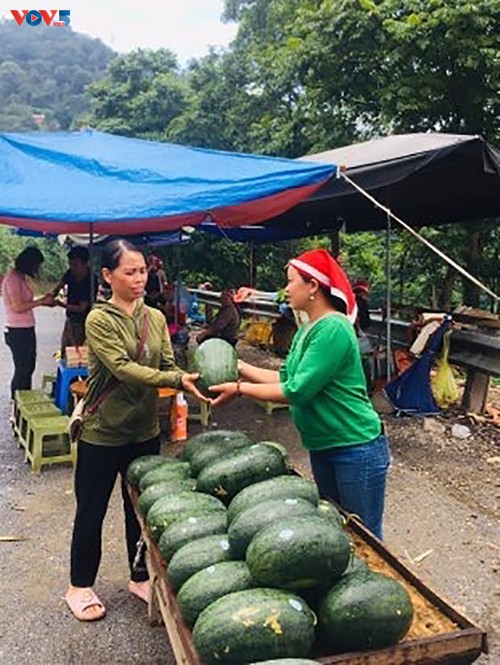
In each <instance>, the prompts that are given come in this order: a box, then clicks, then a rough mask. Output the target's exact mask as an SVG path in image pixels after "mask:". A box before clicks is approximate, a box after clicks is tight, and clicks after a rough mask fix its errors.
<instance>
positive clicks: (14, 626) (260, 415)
mask: <svg viewBox="0 0 500 665" xmlns="http://www.w3.org/2000/svg"><path fill="white" fill-rule="evenodd" d="M0 311H1V308H0ZM37 318H38V342H39V355H38V367H37V382H39V380H40V377H41V374H42V373H44V372H47V371H50V370H51V369H52V367H53V359H52V351H53V349H55V348H56V346H57V343H58V336H59V331H60V330H61V329H62V317H61V313H59V312H57V311H54V310H52V311H49V310H40V311H39V312H37ZM0 323H1V320H0ZM55 331H57V332H55ZM240 353H241V354H242V355H244V356H245V357H246V359H248V360H249V361H250V362H255V364H259V363H260V364H266V365H267V366H277V365H278V364H279V362H280V361H279V360H278V359H275V358H272V357H270V356H269V355H268V354H266V353H263V352H262V351H260V350H259V349H254V348H253V347H248V348H244V349H243V348H241V349H240ZM10 374H11V362H10V355H9V353H8V349H6V347H5V345H4V344H2V345H0V378H1V386H2V387H1V388H0V423H2V424H1V425H0V536H6V535H15V536H18V537H20V538H23V540H19V541H18V542H0V584H1V587H2V602H0V662H1V663H4V662H5V663H9V665H35V664H36V665H73V664H74V665H77V664H78V665H80V664H81V665H87V664H89V665H90V664H92V665H114V664H117V665H121V664H123V665H125V664H127V665H131V664H135V663H137V664H139V663H140V664H141V665H159V664H160V663H163V664H166V665H174V663H175V661H174V659H173V656H172V653H171V650H170V647H169V644H168V641H167V639H166V636H165V633H164V631H163V629H161V628H154V629H153V628H150V627H149V625H148V622H147V617H146V612H145V607H144V606H143V605H142V604H141V603H140V601H138V600H136V599H134V598H131V597H129V595H128V594H127V592H126V591H125V587H126V582H127V570H126V564H125V546H124V536H123V526H122V522H123V518H122V510H121V499H120V497H119V494H118V493H117V492H116V490H115V493H114V496H113V500H112V504H111V506H110V510H109V513H108V516H107V519H106V524H105V531H104V541H103V560H102V564H101V570H100V574H99V579H98V583H97V585H96V589H97V591H98V593H99V594H100V595H101V597H102V599H103V600H104V601H105V602H106V604H107V608H108V616H107V617H106V619H105V620H104V621H102V622H99V623H96V624H94V625H84V624H80V623H78V622H77V621H75V620H74V619H73V618H72V617H71V616H70V614H69V612H68V610H67V609H66V607H65V605H64V603H63V601H62V596H63V594H64V592H65V587H66V584H67V576H68V563H69V562H68V559H69V544H70V537H71V524H72V519H73V511H74V500H73V495H72V472H71V469H70V468H69V467H67V466H63V465H61V466H56V467H53V468H48V469H45V470H44V471H43V472H42V474H40V475H33V474H31V473H30V471H29V468H28V467H27V466H26V465H25V464H24V463H23V458H22V455H21V452H20V450H19V449H18V448H17V447H16V444H15V441H14V439H13V437H12V435H11V432H10V429H9V426H8V412H9V400H8V382H9V380H10ZM493 397H494V399H495V400H496V399H497V396H496V394H495V395H494V396H493ZM384 422H385V424H386V427H387V431H388V434H389V438H390V441H391V447H392V451H393V456H394V461H393V465H392V469H391V472H390V475H389V485H388V493H387V506H386V519H385V539H386V545H387V547H388V548H389V549H390V550H391V551H393V553H394V554H396V555H397V556H398V557H399V558H400V559H401V560H402V561H403V562H404V563H405V564H406V565H408V566H410V567H411V568H412V569H413V570H414V572H415V573H416V574H417V575H418V576H419V577H420V578H421V579H422V580H423V581H424V582H425V583H427V584H428V585H429V586H430V587H431V588H434V589H435V590H436V591H437V592H438V593H439V594H440V595H442V596H444V597H445V598H447V599H448V600H449V602H450V604H451V605H452V606H453V607H455V608H456V609H457V610H459V611H461V612H463V613H465V614H466V615H467V616H469V617H470V618H471V619H472V620H473V621H474V622H475V623H478V624H479V625H480V626H481V627H482V628H484V629H485V630H487V631H488V633H489V638H490V655H489V656H482V657H481V658H480V659H479V660H478V661H476V662H477V663H478V664H480V665H500V610H499V608H500V583H499V578H500V573H499V570H500V519H499V518H500V473H499V469H500V466H499V462H498V457H499V456H500V431H499V430H498V429H493V428H491V427H489V426H487V425H471V424H470V423H468V422H466V421H465V420H464V419H463V418H462V416H461V414H460V413H459V412H458V411H457V412H447V413H446V414H443V415H441V416H439V417H438V418H429V419H420V418H395V417H393V416H384ZM456 423H458V424H467V426H468V427H469V428H470V431H471V435H470V436H469V438H467V439H457V438H455V437H452V436H451V428H452V426H453V425H454V424H456ZM211 426H212V427H224V428H233V429H244V430H245V431H247V432H248V433H249V434H250V435H251V436H252V437H253V438H254V439H255V440H266V439H267V440H269V439H271V440H272V439H274V440H276V441H279V442H281V443H283V444H285V445H286V446H287V448H288V450H289V452H290V456H291V458H292V460H293V463H294V464H295V465H296V466H297V467H298V468H299V470H300V471H302V472H303V473H306V474H308V473H309V464H308V459H307V455H306V453H305V452H304V451H303V450H302V448H301V446H300V442H299V438H298V435H297V432H296V430H295V428H294V426H293V423H292V422H291V420H290V417H289V415H288V412H287V411H286V410H284V409H280V410H276V411H274V412H273V414H272V415H267V414H266V413H265V411H264V410H263V409H262V407H260V406H259V405H258V404H255V403H253V402H250V401H249V400H244V399H242V400H237V401H235V402H233V403H232V404H231V405H230V406H227V407H225V408H221V409H219V410H217V411H216V412H214V415H213V420H212V423H211ZM198 430H199V425H198V424H193V425H192V426H190V432H191V433H195V432H196V431H198ZM165 449H166V451H167V452H168V453H169V454H175V453H176V452H178V451H179V450H180V447H179V446H178V445H173V444H168V443H167V444H166V445H165ZM495 459H496V460H497V461H492V460H495ZM387 665H391V664H390V663H387Z"/></svg>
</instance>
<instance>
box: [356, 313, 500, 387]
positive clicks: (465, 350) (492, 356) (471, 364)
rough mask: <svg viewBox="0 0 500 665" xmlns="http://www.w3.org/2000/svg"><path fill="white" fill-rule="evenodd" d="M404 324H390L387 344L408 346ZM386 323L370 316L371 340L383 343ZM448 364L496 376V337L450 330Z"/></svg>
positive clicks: (499, 359) (499, 364) (499, 369)
mask: <svg viewBox="0 0 500 665" xmlns="http://www.w3.org/2000/svg"><path fill="white" fill-rule="evenodd" d="M409 327H410V324H409V323H408V322H407V321H398V320H395V319H393V320H392V321H391V343H392V345H393V346H400V347H406V346H408V329H409ZM386 328H387V324H386V321H383V320H382V318H381V317H380V316H372V325H371V327H370V331H369V333H368V334H369V336H370V337H371V339H372V340H380V341H381V342H383V343H385V341H386V332H387V330H386ZM449 359H450V362H451V363H452V364H453V365H458V366H459V367H463V368H464V369H467V370H469V369H473V370H479V371H480V372H484V373H485V374H490V375H491V376H500V336H499V335H488V334H486V333H483V332H479V331H476V330H458V329H455V330H452V332H451V336H450V356H449Z"/></svg>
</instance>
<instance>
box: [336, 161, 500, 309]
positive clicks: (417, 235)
mask: <svg viewBox="0 0 500 665" xmlns="http://www.w3.org/2000/svg"><path fill="white" fill-rule="evenodd" d="M339 175H340V176H341V177H342V178H344V180H345V181H346V182H348V183H349V184H350V185H352V186H353V187H354V189H356V190H357V191H358V192H359V193H360V194H362V195H363V196H364V197H366V198H367V199H368V200H369V201H371V202H372V203H373V204H374V205H375V206H376V207H377V208H380V210H383V211H384V212H385V213H386V215H387V216H388V217H390V218H391V219H394V220H395V221H396V222H398V224H400V225H401V226H402V227H403V228H405V229H406V230H407V231H409V233H411V234H412V235H413V236H415V238H417V239H418V240H420V242H421V243H423V244H424V245H426V246H427V247H429V249H431V250H432V251H433V252H434V253H435V254H437V255H438V256H439V257H441V258H442V259H444V260H445V261H446V262H447V263H449V264H450V265H451V266H452V267H453V268H455V270H457V271H458V272H459V273H460V274H461V275H463V276H464V277H465V278H466V279H468V280H469V281H471V282H472V283H473V284H475V285H476V286H478V287H479V288H480V289H482V290H483V291H484V292H485V293H487V294H488V295H489V296H491V297H492V298H493V299H494V300H496V301H499V300H500V296H498V295H497V294H496V293H494V292H493V291H491V289H489V288H488V287H487V286H486V285H485V284H483V283H482V282H480V281H479V280H478V279H477V278H476V277H474V276H473V275H471V274H470V273H468V272H467V270H465V268H462V266H461V265H459V264H458V263H456V262H455V261H454V260H453V259H451V258H450V257H449V256H447V255H446V254H445V253H444V252H442V251H441V250H440V249H438V248H437V247H435V246H434V245H433V244H432V243H431V242H429V241H428V240H427V239H426V238H424V237H423V236H421V235H420V233H417V231H415V229H413V228H412V227H411V226H409V224H407V223H406V222H404V221H403V220H402V219H400V218H399V217H398V216H397V215H395V214H394V213H393V212H391V210H390V209H389V208H387V207H386V206H384V205H382V203H380V201H377V199H376V198H374V197H373V196H372V195H371V194H369V193H368V192H367V191H365V190H364V189H363V188H362V187H360V186H359V185H358V184H356V183H355V182H354V180H351V178H349V176H347V175H346V174H345V172H344V171H342V170H341V169H339V170H338V172H337V177H338V176H339Z"/></svg>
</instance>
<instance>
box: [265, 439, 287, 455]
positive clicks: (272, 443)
mask: <svg viewBox="0 0 500 665" xmlns="http://www.w3.org/2000/svg"><path fill="white" fill-rule="evenodd" d="M258 443H261V444H262V445H264V446H271V447H273V448H276V450H279V451H280V453H281V454H282V455H283V458H284V459H288V450H287V449H286V448H285V446H284V445H283V444H282V443H277V442H276V441H259V442H258Z"/></svg>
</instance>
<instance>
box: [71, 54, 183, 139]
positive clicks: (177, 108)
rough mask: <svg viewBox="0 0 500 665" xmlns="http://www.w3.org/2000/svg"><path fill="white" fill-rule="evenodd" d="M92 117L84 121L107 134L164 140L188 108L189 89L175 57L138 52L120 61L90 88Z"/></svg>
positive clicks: (118, 58) (114, 63) (89, 116)
mask: <svg viewBox="0 0 500 665" xmlns="http://www.w3.org/2000/svg"><path fill="white" fill-rule="evenodd" d="M88 93H89V96H90V102H91V113H90V114H89V115H88V116H86V117H85V118H84V119H83V121H84V122H85V123H86V124H89V125H91V126H93V127H96V128H97V129H101V130H103V131H108V132H113V133H119V134H125V135H127V136H135V137H141V138H152V139H164V138H165V133H166V131H167V129H168V126H169V124H170V122H171V121H172V119H173V118H175V117H176V116H178V115H179V114H180V113H181V112H182V111H184V110H185V109H186V107H187V93H188V91H187V86H186V84H185V82H184V80H183V77H182V75H181V73H180V70H179V66H178V63H177V59H176V57H175V55H174V54H173V53H172V52H171V51H168V50H166V49H160V50H158V51H147V50H141V49H139V50H137V51H134V52H132V53H128V54H126V55H121V56H119V57H117V58H116V59H115V60H113V61H112V62H111V63H110V66H109V69H108V71H107V73H106V76H104V77H103V78H102V79H101V80H99V81H97V82H95V83H93V84H91V85H90V86H89V87H88Z"/></svg>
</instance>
